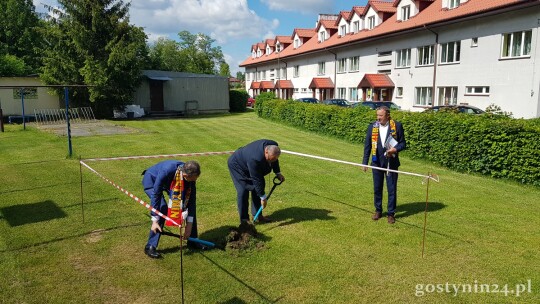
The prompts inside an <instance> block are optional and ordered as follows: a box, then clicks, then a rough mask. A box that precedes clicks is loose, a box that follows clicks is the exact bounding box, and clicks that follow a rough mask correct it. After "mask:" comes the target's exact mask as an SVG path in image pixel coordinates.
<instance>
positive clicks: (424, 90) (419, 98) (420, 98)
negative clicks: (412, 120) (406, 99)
mask: <svg viewBox="0 0 540 304" xmlns="http://www.w3.org/2000/svg"><path fill="white" fill-rule="evenodd" d="M432 98H433V87H416V88H415V93H414V105H415V106H421V107H426V106H431V105H432V104H433V101H432Z"/></svg>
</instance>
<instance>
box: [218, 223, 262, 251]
mask: <svg viewBox="0 0 540 304" xmlns="http://www.w3.org/2000/svg"><path fill="white" fill-rule="evenodd" d="M226 242H227V245H226V248H227V249H233V250H249V249H262V248H263V247H264V242H262V241H261V240H259V239H258V233H257V229H255V226H254V225H253V224H251V223H249V222H242V224H240V226H239V227H238V228H233V229H231V232H230V233H229V235H227V237H226Z"/></svg>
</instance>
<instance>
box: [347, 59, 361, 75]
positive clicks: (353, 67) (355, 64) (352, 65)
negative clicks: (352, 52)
mask: <svg viewBox="0 0 540 304" xmlns="http://www.w3.org/2000/svg"><path fill="white" fill-rule="evenodd" d="M359 66H360V57H359V56H355V57H351V58H349V72H358V70H359Z"/></svg>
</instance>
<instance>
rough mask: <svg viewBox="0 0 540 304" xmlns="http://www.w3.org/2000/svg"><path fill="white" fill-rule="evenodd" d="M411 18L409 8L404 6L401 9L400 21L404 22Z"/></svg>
mask: <svg viewBox="0 0 540 304" xmlns="http://www.w3.org/2000/svg"><path fill="white" fill-rule="evenodd" d="M409 18H411V6H410V5H406V6H403V7H402V8H401V21H406V20H409Z"/></svg>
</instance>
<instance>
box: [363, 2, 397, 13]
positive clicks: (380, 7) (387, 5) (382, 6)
mask: <svg viewBox="0 0 540 304" xmlns="http://www.w3.org/2000/svg"><path fill="white" fill-rule="evenodd" d="M369 6H371V7H372V8H373V9H374V10H375V11H377V12H380V13H395V12H396V8H395V7H394V3H393V2H387V1H369V2H368V5H367V6H366V11H365V12H366V13H367V9H368V7H369Z"/></svg>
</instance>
